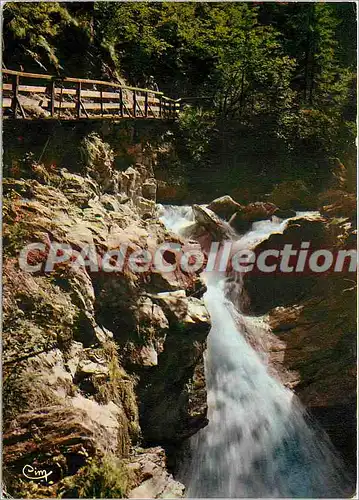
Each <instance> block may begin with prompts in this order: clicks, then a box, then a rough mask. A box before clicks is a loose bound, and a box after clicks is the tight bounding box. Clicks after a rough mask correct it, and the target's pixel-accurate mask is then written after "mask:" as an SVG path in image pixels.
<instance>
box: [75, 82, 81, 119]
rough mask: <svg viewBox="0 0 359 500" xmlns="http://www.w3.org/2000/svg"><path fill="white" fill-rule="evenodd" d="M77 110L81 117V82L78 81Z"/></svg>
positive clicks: (78, 115) (78, 116)
mask: <svg viewBox="0 0 359 500" xmlns="http://www.w3.org/2000/svg"><path fill="white" fill-rule="evenodd" d="M76 111H77V118H81V82H78V83H77V102H76Z"/></svg>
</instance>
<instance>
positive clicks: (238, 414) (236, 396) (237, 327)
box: [162, 207, 345, 498]
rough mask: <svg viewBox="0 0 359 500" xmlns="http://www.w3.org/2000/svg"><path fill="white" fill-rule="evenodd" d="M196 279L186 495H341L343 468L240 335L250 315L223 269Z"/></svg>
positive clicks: (263, 225)
mask: <svg viewBox="0 0 359 500" xmlns="http://www.w3.org/2000/svg"><path fill="white" fill-rule="evenodd" d="M163 210H164V211H165V208H163ZM186 210H187V212H186ZM185 213H188V214H191V211H190V209H189V207H187V208H186V209H183V208H181V210H178V212H177V214H176V209H175V208H174V207H171V211H170V214H167V215H163V216H162V220H163V221H164V222H165V221H167V222H168V221H169V223H168V227H169V228H170V229H172V230H173V229H174V228H176V229H177V230H178V229H180V227H181V224H183V223H184V219H185ZM285 225H286V221H281V220H275V221H261V222H258V223H255V224H254V225H253V227H252V228H251V230H250V231H249V232H248V233H247V234H246V235H244V236H243V237H242V238H241V239H240V240H239V242H238V243H239V245H240V247H242V248H246V249H250V248H254V247H255V246H256V244H258V243H259V242H260V241H262V240H263V239H265V238H266V237H268V236H269V235H270V234H271V233H273V232H282V231H283V230H284V228H285ZM204 279H205V281H206V285H207V291H206V293H205V295H204V300H205V303H206V306H207V308H208V311H209V313H210V316H211V323H212V327H211V331H210V333H209V335H208V339H207V351H206V355H205V371H206V385H207V401H208V420H209V423H208V425H207V426H206V427H205V428H203V429H201V430H200V431H199V432H198V433H197V434H195V435H194V436H193V437H192V438H191V440H190V448H191V457H190V459H189V461H188V463H186V464H184V466H183V468H182V473H181V477H180V479H181V480H182V481H183V482H184V484H185V485H186V487H187V495H188V497H190V498H208V497H212V498H224V497H225V498H248V497H283V498H285V497H286V498H288V497H289V498H298V497H302V498H303V497H304V498H315V497H327V498H328V497H342V496H343V495H344V487H343V484H344V483H345V478H344V473H343V468H342V464H341V462H340V460H339V459H337V457H336V455H335V453H334V451H333V449H332V446H331V444H330V442H329V440H328V438H327V437H326V435H325V434H324V433H323V432H321V431H319V430H318V429H317V428H315V427H314V426H313V424H311V423H309V422H308V418H307V416H306V414H305V411H304V409H303V408H302V407H301V405H300V404H299V403H298V401H297V399H296V398H295V396H294V395H293V393H292V392H291V391H290V390H288V389H286V388H285V387H284V386H283V385H282V384H281V383H280V382H279V381H277V380H276V379H274V378H273V377H272V376H271V375H270V374H269V373H268V371H267V367H266V366H265V364H264V363H263V359H262V358H261V357H260V355H258V353H256V352H255V350H254V349H253V348H252V347H251V346H250V345H249V344H248V343H247V342H246V340H245V338H246V332H247V331H248V330H251V328H253V318H251V317H248V316H245V315H243V314H241V312H240V311H239V310H237V309H236V308H235V306H234V305H233V303H232V302H231V301H230V300H229V299H228V293H227V286H228V285H227V281H228V280H227V278H226V277H225V276H223V274H221V273H214V272H213V273H211V274H210V275H207V276H204ZM241 283H242V280H241V279H239V280H238V285H237V286H238V287H239V291H240V287H241ZM257 327H258V325H257Z"/></svg>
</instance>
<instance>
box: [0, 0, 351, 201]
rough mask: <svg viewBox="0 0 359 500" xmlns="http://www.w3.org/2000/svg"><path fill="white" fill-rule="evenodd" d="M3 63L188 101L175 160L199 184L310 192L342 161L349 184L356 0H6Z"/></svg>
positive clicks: (180, 123)
mask: <svg viewBox="0 0 359 500" xmlns="http://www.w3.org/2000/svg"><path fill="white" fill-rule="evenodd" d="M3 60H4V63H5V66H6V67H7V68H10V69H19V68H23V69H24V70H25V71H37V72H45V71H46V72H50V73H51V72H53V73H55V74H56V73H57V74H65V75H69V76H77V77H81V76H82V77H91V78H95V77H96V78H106V79H112V80H119V81H126V82H128V83H130V84H132V85H139V86H145V85H154V84H155V85H156V86H158V87H159V88H160V90H162V91H164V92H165V93H166V94H167V95H171V96H172V97H176V98H179V97H181V98H184V99H188V102H189V103H191V106H188V107H187V108H186V110H185V112H184V113H183V114H182V115H181V117H180V120H179V123H178V131H177V134H175V135H176V137H175V139H174V140H175V142H176V148H177V151H178V155H177V158H176V160H175V165H173V168H174V169H175V170H176V169H177V170H178V172H179V173H180V172H182V173H183V172H185V175H187V177H190V179H191V180H190V182H192V183H196V185H198V184H200V185H201V186H202V187H204V188H205V186H206V182H207V183H208V182H211V183H216V184H217V185H218V190H219V192H222V193H223V190H224V189H226V182H227V181H228V182H232V183H235V184H236V185H242V184H245V183H248V182H251V183H252V184H253V183H256V181H257V180H258V179H260V180H261V186H262V189H264V191H266V190H268V189H269V190H270V189H271V188H272V187H273V185H275V184H276V183H277V182H279V181H288V180H297V179H301V180H303V182H305V183H306V184H307V185H308V186H309V188H310V189H317V188H318V187H319V186H321V185H322V184H323V183H325V182H326V180H327V178H328V175H329V173H330V169H331V165H332V163H333V161H337V160H336V158H339V159H340V161H342V162H343V163H344V164H345V165H346V167H347V168H348V169H349V170H351V172H352V182H353V189H354V171H355V156H356V149H355V136H356V131H355V119H356V4H355V3H354V2H343V3H339V2H338V3H332V2H328V3H325V2H309V3H297V2H286V3H278V2H252V3H249V2H221V3H215V2H214V3H207V2H173V3H172V2H146V3H145V2H84V3H83V2H81V3H75V2H73V3H57V2H51V3H49V2H41V3H22V2H19V3H14V2H10V3H7V4H6V5H5V7H4V58H3ZM217 167H220V168H217ZM208 171H211V172H212V174H213V175H211V177H210V181H209V180H208V176H207V175H206V172H208Z"/></svg>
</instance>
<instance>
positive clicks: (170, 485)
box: [128, 447, 185, 498]
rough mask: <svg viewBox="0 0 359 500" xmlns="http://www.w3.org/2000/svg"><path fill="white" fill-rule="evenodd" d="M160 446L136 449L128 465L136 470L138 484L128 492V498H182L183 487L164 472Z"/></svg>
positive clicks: (162, 452) (164, 467) (164, 466)
mask: <svg viewBox="0 0 359 500" xmlns="http://www.w3.org/2000/svg"><path fill="white" fill-rule="evenodd" d="M165 458H166V457H165V453H164V451H163V449H162V448H160V447H156V448H149V449H147V450H144V451H142V452H141V451H137V452H136V455H135V457H134V459H133V461H131V462H130V464H129V465H130V467H131V468H132V469H133V470H135V471H136V473H137V477H138V480H139V481H140V484H139V485H138V486H137V487H136V488H134V489H132V490H131V491H130V492H129V495H128V497H129V498H182V497H183V494H184V490H185V487H184V486H183V484H181V483H179V482H178V481H175V480H174V479H173V477H172V475H171V474H168V473H167V472H166V463H165Z"/></svg>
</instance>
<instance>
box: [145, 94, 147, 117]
mask: <svg viewBox="0 0 359 500" xmlns="http://www.w3.org/2000/svg"><path fill="white" fill-rule="evenodd" d="M145 117H146V118H147V117H148V92H146V94H145Z"/></svg>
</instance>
